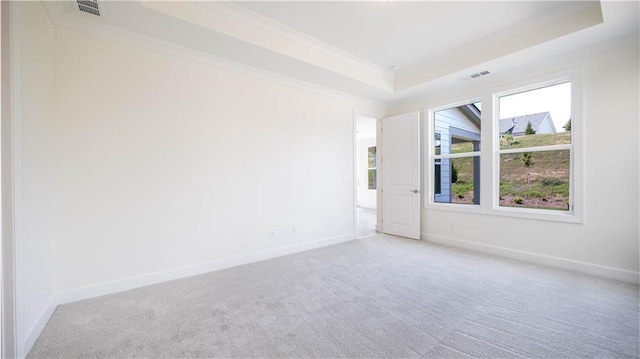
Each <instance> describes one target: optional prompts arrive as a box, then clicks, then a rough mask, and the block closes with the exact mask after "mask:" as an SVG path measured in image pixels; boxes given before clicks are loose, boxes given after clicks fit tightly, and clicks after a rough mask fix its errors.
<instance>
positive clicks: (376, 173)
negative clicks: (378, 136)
mask: <svg viewBox="0 0 640 359" xmlns="http://www.w3.org/2000/svg"><path fill="white" fill-rule="evenodd" d="M372 148H373V149H374V151H375V152H374V153H375V154H374V158H373V162H374V164H373V167H369V154H370V153H371V149H372ZM370 171H373V172H374V181H373V188H371V183H370V182H369V172H370ZM367 190H369V191H377V190H378V149H377V146H376V145H375V144H374V145H373V146H367Z"/></svg>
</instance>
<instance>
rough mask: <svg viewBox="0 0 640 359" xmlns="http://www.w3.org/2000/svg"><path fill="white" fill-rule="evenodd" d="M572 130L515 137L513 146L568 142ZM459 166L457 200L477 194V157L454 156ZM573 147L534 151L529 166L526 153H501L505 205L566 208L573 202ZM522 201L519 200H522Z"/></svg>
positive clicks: (465, 148) (465, 147)
mask: <svg viewBox="0 0 640 359" xmlns="http://www.w3.org/2000/svg"><path fill="white" fill-rule="evenodd" d="M570 142H571V133H570V132H561V133H556V134H541V135H529V136H519V137H514V138H513V141H512V142H511V144H510V146H509V147H506V145H505V144H504V143H503V144H502V145H503V146H501V148H503V149H505V148H512V149H516V148H527V147H540V146H551V145H556V144H566V143H570ZM471 151H472V145H471V144H470V143H460V144H455V145H453V146H452V153H468V152H471ZM452 163H453V165H454V166H455V167H456V169H457V170H458V183H455V184H453V185H452V191H453V193H454V195H453V197H454V198H453V200H454V201H455V199H456V197H457V198H472V197H473V157H468V158H456V159H453V160H452ZM569 163H570V157H569V151H568V150H558V151H541V152H531V165H530V166H529V167H525V166H524V164H523V162H522V153H513V154H503V155H500V198H501V201H500V203H501V205H503V206H514V207H526V208H547V209H560V210H566V209H567V204H568V202H569ZM520 199H521V203H517V202H520Z"/></svg>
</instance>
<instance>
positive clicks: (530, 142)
mask: <svg viewBox="0 0 640 359" xmlns="http://www.w3.org/2000/svg"><path fill="white" fill-rule="evenodd" d="M569 143H571V132H559V133H548V134H540V135H529V136H517V137H514V138H513V141H512V142H511V144H507V143H506V141H505V140H504V139H503V140H501V141H500V149H501V150H506V149H515V148H527V147H541V146H552V145H563V144H569ZM454 146H455V145H454Z"/></svg>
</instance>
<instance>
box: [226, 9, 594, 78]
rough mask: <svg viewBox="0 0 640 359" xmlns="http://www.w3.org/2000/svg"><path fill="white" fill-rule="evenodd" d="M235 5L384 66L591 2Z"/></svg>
mask: <svg viewBox="0 0 640 359" xmlns="http://www.w3.org/2000/svg"><path fill="white" fill-rule="evenodd" d="M235 4H237V5H239V6H241V7H243V8H246V9H248V10H251V11H253V12H255V13H257V14H260V15H262V16H265V17H267V18H269V19H271V20H274V21H276V22H279V23H281V24H283V25H286V26H288V27H290V28H292V29H295V30H297V31H300V32H302V33H304V34H307V35H309V36H312V37H314V38H316V39H318V40H321V41H323V42H326V43H327V44H331V45H333V46H335V47H337V48H338V49H340V50H342V51H345V52H347V53H350V54H353V55H355V56H357V57H360V58H361V59H364V60H366V61H369V62H371V63H373V64H376V65H378V66H380V67H382V68H387V69H388V68H391V67H392V66H398V67H399V68H400V69H401V70H405V69H409V68H412V67H414V66H416V65H419V64H422V63H425V62H427V61H429V60H433V59H434V58H436V57H438V56H441V55H442V54H445V53H447V52H449V51H452V50H454V49H456V48H459V47H462V46H465V45H467V44H469V43H472V42H474V41H477V40H479V39H482V38H484V37H487V36H489V35H491V34H493V33H496V32H500V31H504V30H505V29H508V28H511V27H513V26H515V25H517V24H520V23H522V22H524V21H527V20H530V19H532V18H535V17H536V16H539V15H541V14H544V13H548V12H552V11H558V10H560V9H564V8H567V7H572V8H574V9H578V8H581V7H584V6H585V5H586V4H588V3H581V2H572V3H567V2H558V1H555V2H550V1H518V2H505V1H498V2H486V1H473V2H468V1H467V2H456V1H450V2H443V1H441V2H436V1H428V2H408V1H360V2H316V1H311V2H307V1H305V2H277V1H246V2H245V1H242V2H236V3H235Z"/></svg>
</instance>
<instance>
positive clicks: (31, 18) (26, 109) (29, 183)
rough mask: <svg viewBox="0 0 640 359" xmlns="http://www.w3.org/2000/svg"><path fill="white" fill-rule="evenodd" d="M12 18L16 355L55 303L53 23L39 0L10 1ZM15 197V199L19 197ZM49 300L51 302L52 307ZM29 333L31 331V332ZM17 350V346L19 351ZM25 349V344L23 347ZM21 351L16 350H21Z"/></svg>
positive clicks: (33, 336)
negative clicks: (15, 102)
mask: <svg viewBox="0 0 640 359" xmlns="http://www.w3.org/2000/svg"><path fill="white" fill-rule="evenodd" d="M14 6H15V7H17V11H18V13H19V14H20V16H19V17H17V20H18V21H17V28H14V30H17V32H16V35H17V36H19V38H18V40H19V41H18V48H17V51H18V53H19V64H14V65H15V66H17V68H19V70H20V71H19V72H18V75H19V81H20V82H19V87H18V90H19V94H20V96H19V106H17V108H16V109H17V111H18V112H17V115H18V116H19V121H18V122H19V127H16V128H14V131H18V132H17V133H18V134H19V135H18V136H19V137H18V140H17V141H16V146H17V148H16V149H17V150H18V151H19V154H20V159H21V160H20V162H18V163H15V164H14V165H15V166H17V167H16V172H17V175H18V176H19V179H20V180H19V181H18V182H17V183H16V196H17V198H18V200H17V210H16V221H17V223H16V242H17V246H16V256H17V260H16V262H17V276H18V282H17V283H18V287H17V298H16V300H17V308H18V309H17V312H18V318H17V319H18V327H17V330H18V333H17V337H18V344H19V348H18V355H20V354H22V355H24V354H26V353H25V352H22V351H23V350H24V349H25V348H23V347H21V345H20V344H21V343H22V342H27V347H30V345H31V344H33V342H34V341H35V339H36V337H37V334H38V333H39V330H40V329H41V327H42V326H43V325H44V324H45V323H43V322H41V318H43V317H46V318H48V316H47V315H46V314H45V313H46V312H50V311H51V310H52V308H54V306H55V304H54V301H55V295H56V291H55V276H54V237H53V236H54V233H53V231H54V228H53V220H54V218H53V217H54V215H55V213H56V211H57V204H56V203H55V202H54V200H53V194H54V193H55V191H56V188H55V187H54V185H53V182H52V178H53V174H54V172H55V171H56V170H57V168H56V167H57V166H56V162H57V161H56V160H55V159H54V157H53V149H54V143H53V138H52V134H53V133H52V131H53V129H54V126H55V117H54V116H53V108H54V107H53V102H54V91H53V78H54V74H53V46H54V44H53V41H54V37H53V26H52V24H51V21H50V20H49V18H48V16H47V14H46V12H45V11H44V9H43V8H42V5H41V4H40V3H39V2H24V3H20V6H18V5H16V4H15V3H14ZM20 196H21V200H20ZM52 305H53V306H52ZM33 333H35V334H34V335H32V334H33ZM21 349H22V350H21ZM27 349H28V348H27ZM21 352H22V353H21Z"/></svg>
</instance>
